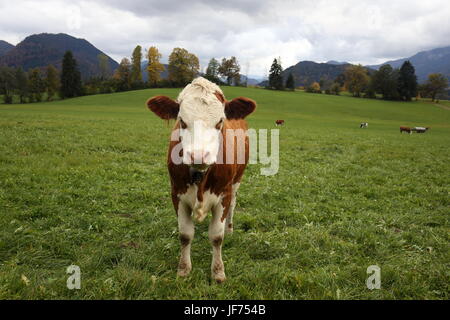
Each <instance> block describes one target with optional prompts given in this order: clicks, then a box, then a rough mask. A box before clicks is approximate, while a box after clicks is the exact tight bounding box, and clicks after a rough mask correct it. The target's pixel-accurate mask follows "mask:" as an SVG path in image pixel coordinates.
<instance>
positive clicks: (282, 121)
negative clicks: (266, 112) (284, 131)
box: [275, 120, 284, 127]
mask: <svg viewBox="0 0 450 320" xmlns="http://www.w3.org/2000/svg"><path fill="white" fill-rule="evenodd" d="M275 125H276V126H277V127H278V126H284V120H277V121H275Z"/></svg>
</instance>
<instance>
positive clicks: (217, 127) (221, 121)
mask: <svg viewBox="0 0 450 320" xmlns="http://www.w3.org/2000/svg"><path fill="white" fill-rule="evenodd" d="M222 124H223V119H220V121H219V122H217V124H216V129H217V130H220V129H221V128H222Z"/></svg>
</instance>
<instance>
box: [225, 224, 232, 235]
mask: <svg viewBox="0 0 450 320" xmlns="http://www.w3.org/2000/svg"><path fill="white" fill-rule="evenodd" d="M232 233H233V224H232V223H229V224H228V225H227V226H226V227H225V234H232Z"/></svg>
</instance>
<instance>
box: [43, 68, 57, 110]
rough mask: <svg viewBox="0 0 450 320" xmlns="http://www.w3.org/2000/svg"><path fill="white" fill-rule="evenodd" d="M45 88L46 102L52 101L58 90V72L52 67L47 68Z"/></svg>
mask: <svg viewBox="0 0 450 320" xmlns="http://www.w3.org/2000/svg"><path fill="white" fill-rule="evenodd" d="M45 87H46V91H47V101H51V100H53V97H54V96H55V94H56V93H57V92H58V89H59V79H58V70H56V68H55V67H54V66H52V65H49V66H48V67H47V72H46V78H45Z"/></svg>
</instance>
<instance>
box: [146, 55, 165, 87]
mask: <svg viewBox="0 0 450 320" xmlns="http://www.w3.org/2000/svg"><path fill="white" fill-rule="evenodd" d="M161 57H162V55H161V54H160V53H159V51H158V48H156V47H150V49H148V51H147V60H148V64H147V73H148V83H149V85H150V86H151V87H155V86H156V85H157V84H158V82H159V81H161V72H163V71H164V66H163V65H162V64H161V63H160V62H159V59H161Z"/></svg>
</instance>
